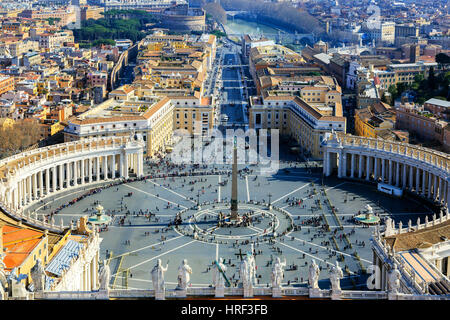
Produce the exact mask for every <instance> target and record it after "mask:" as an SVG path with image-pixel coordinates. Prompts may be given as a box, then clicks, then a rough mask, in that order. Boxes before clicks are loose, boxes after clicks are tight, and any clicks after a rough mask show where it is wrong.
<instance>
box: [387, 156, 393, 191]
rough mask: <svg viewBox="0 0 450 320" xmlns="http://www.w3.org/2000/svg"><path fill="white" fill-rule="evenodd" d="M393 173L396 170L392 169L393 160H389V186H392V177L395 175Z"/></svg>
mask: <svg viewBox="0 0 450 320" xmlns="http://www.w3.org/2000/svg"><path fill="white" fill-rule="evenodd" d="M393 171H394V170H393V168H392V160H391V159H389V172H388V175H389V177H388V182H389V185H392V175H393V174H394V172H393Z"/></svg>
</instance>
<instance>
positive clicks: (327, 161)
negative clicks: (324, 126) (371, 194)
mask: <svg viewBox="0 0 450 320" xmlns="http://www.w3.org/2000/svg"><path fill="white" fill-rule="evenodd" d="M323 146H324V162H323V173H324V175H325V176H330V175H331V174H332V173H333V172H336V171H337V176H338V177H339V178H354V179H365V180H366V181H372V182H379V183H385V184H389V185H391V186H394V187H398V188H401V189H403V190H408V191H410V192H412V193H414V194H416V195H418V196H421V197H423V198H426V199H428V200H430V201H434V202H435V203H437V204H439V205H441V206H443V207H445V208H446V213H447V214H448V213H449V211H448V210H449V209H448V204H449V202H450V156H449V155H448V154H446V153H442V152H439V151H435V150H431V149H427V148H423V147H419V146H415V145H411V144H407V143H401V142H393V141H385V140H381V139H373V138H366V137H360V136H352V135H344V134H337V133H333V134H331V135H330V136H328V137H327V138H326V140H325V141H324V143H323Z"/></svg>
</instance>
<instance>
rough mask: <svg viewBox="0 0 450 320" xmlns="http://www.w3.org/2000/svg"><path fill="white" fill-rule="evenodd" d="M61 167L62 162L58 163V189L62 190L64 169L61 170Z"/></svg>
mask: <svg viewBox="0 0 450 320" xmlns="http://www.w3.org/2000/svg"><path fill="white" fill-rule="evenodd" d="M63 167H64V165H63V164H60V165H59V190H62V189H63V186H64V171H63V169H64V168H63Z"/></svg>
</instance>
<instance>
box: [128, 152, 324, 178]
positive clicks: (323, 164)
mask: <svg viewBox="0 0 450 320" xmlns="http://www.w3.org/2000/svg"><path fill="white" fill-rule="evenodd" d="M123 165H124V164H123V153H120V154H119V175H120V177H123V176H124V170H123ZM323 165H324V166H325V159H324V164H323ZM324 173H325V172H324Z"/></svg>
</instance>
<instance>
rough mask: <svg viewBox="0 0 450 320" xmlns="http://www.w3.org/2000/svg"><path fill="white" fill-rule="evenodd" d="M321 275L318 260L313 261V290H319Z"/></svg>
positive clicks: (310, 282) (311, 267)
mask: <svg viewBox="0 0 450 320" xmlns="http://www.w3.org/2000/svg"><path fill="white" fill-rule="evenodd" d="M319 275H320V269H319V266H318V265H317V264H316V260H314V259H313V260H312V262H311V264H310V265H309V279H308V280H309V287H310V288H311V289H319Z"/></svg>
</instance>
